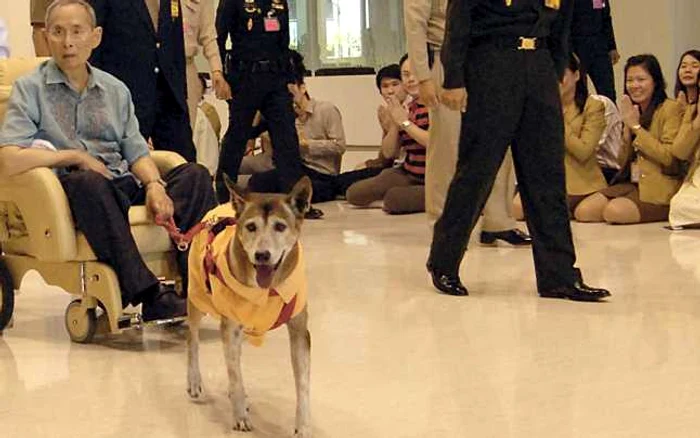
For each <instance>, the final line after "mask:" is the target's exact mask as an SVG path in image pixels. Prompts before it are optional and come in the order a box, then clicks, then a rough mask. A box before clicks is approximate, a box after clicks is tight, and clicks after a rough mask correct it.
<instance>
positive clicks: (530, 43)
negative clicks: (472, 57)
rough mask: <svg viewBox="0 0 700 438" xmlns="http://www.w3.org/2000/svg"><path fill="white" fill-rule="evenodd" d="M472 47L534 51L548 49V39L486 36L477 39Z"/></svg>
mask: <svg viewBox="0 0 700 438" xmlns="http://www.w3.org/2000/svg"><path fill="white" fill-rule="evenodd" d="M470 45H471V46H473V47H476V46H482V45H491V46H495V47H498V48H500V49H511V50H522V51H533V50H539V49H546V48H547V39H546V38H537V37H512V36H484V37H477V38H475V39H474V40H472V43H471V44H470Z"/></svg>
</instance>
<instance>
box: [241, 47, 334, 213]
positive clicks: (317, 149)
mask: <svg viewBox="0 0 700 438" xmlns="http://www.w3.org/2000/svg"><path fill="white" fill-rule="evenodd" d="M292 57H293V62H294V65H295V74H294V82H293V83H290V84H289V86H288V88H289V92H290V93H291V94H292V96H293V97H294V111H295V113H296V127H297V133H298V137H299V152H300V154H301V160H302V172H303V173H304V174H305V175H307V176H308V177H309V178H310V179H311V183H312V186H313V197H312V199H311V202H313V203H319V202H327V201H332V200H334V199H335V197H336V190H335V178H336V177H337V176H338V174H339V172H340V164H341V160H342V158H343V154H344V153H345V130H344V129H343V118H342V116H341V114H340V110H338V108H337V107H336V106H335V105H333V104H332V103H330V102H325V101H321V100H316V99H314V98H312V97H311V96H310V95H309V93H308V91H307V88H306V83H305V81H304V74H305V72H306V68H305V67H304V63H303V58H302V56H301V55H300V54H298V53H297V52H293V55H292ZM274 147H275V145H274V144H272V148H273V149H274ZM280 183H281V180H280V175H279V172H278V171H277V169H273V170H269V171H267V172H263V173H257V174H253V176H252V177H251V178H250V181H249V182H248V187H249V188H250V190H252V191H254V192H268V193H276V192H279V191H280V190H281V186H280ZM310 211H311V212H314V211H320V210H318V209H312V210H310ZM321 214H322V213H321ZM311 215H312V216H311V217H310V218H314V217H313V215H314V213H311Z"/></svg>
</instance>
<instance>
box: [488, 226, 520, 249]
mask: <svg viewBox="0 0 700 438" xmlns="http://www.w3.org/2000/svg"><path fill="white" fill-rule="evenodd" d="M496 240H502V241H504V242H508V243H510V244H511V245H513V246H527V245H530V244H532V237H530V236H528V235H527V234H525V233H523V232H522V231H520V230H519V229H517V228H514V229H512V230H507V231H495V232H491V231H482V232H481V236H480V238H479V241H480V242H481V244H482V245H488V246H495V245H496Z"/></svg>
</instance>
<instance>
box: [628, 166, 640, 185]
mask: <svg viewBox="0 0 700 438" xmlns="http://www.w3.org/2000/svg"><path fill="white" fill-rule="evenodd" d="M641 176H642V171H641V169H639V163H637V162H636V161H635V162H634V163H632V166H631V167H630V179H631V180H632V182H633V183H639V180H640V177H641Z"/></svg>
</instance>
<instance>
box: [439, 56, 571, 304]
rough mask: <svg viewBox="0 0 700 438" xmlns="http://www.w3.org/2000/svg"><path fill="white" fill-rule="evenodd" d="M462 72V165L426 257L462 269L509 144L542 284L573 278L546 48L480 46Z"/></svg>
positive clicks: (559, 121) (560, 135)
mask: <svg viewBox="0 0 700 438" xmlns="http://www.w3.org/2000/svg"><path fill="white" fill-rule="evenodd" d="M465 73H466V86H467V90H468V92H469V103H468V109H467V112H466V113H465V114H464V115H463V116H462V128H461V129H462V130H461V136H460V142H459V159H458V162H457V170H456V173H455V176H454V178H453V179H452V183H451V184H450V188H449V191H448V194H447V201H446V203H445V209H444V212H443V214H442V217H440V219H439V220H438V221H437V223H436V224H435V230H434V235H433V243H432V247H431V251H430V261H429V262H430V263H432V265H433V266H434V267H435V268H436V269H437V270H439V271H441V272H447V273H457V272H458V270H459V266H460V264H461V262H462V258H463V257H464V253H465V251H466V249H467V243H468V242H469V236H470V235H471V232H472V230H473V229H474V226H475V224H476V222H477V220H478V218H479V215H480V213H481V210H482V209H483V207H484V204H485V203H486V199H487V197H488V195H489V193H490V192H491V187H492V186H493V182H494V180H495V178H496V173H497V172H498V169H499V167H500V165H501V162H502V161H503V158H504V156H505V153H506V149H507V148H508V146H509V145H510V146H511V149H512V152H513V159H514V162H515V171H516V174H517V177H518V183H519V188H520V194H521V197H522V200H523V207H524V209H525V216H526V218H527V224H528V227H529V229H530V232H531V234H532V237H533V255H534V259H535V271H536V274H537V286H538V288H539V289H540V290H548V289H551V288H554V287H557V286H561V285H569V284H573V282H574V281H575V280H576V279H577V278H578V277H577V274H576V271H575V270H574V263H575V261H576V256H575V253H574V247H573V242H572V237H571V228H570V224H569V214H568V210H567V200H566V190H565V182H564V123H563V118H562V108H561V101H560V98H559V87H558V78H557V75H556V72H555V68H554V63H553V61H552V58H551V55H550V53H549V51H548V50H546V49H540V50H536V51H517V50H509V49H500V48H495V47H492V46H489V45H480V46H476V47H474V48H470V51H469V60H468V61H467V65H466V72H465Z"/></svg>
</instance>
